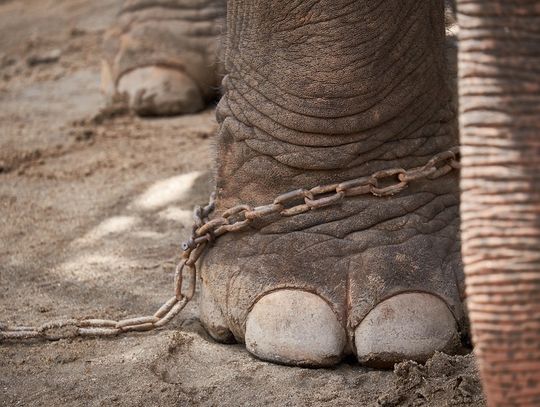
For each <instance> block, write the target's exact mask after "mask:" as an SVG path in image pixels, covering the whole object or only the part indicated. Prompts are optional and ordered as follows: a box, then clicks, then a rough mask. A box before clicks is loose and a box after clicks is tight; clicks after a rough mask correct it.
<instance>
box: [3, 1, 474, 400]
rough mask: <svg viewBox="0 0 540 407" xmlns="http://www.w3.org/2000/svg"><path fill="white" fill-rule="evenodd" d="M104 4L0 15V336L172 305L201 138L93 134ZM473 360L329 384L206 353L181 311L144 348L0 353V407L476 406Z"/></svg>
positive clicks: (204, 186)
mask: <svg viewBox="0 0 540 407" xmlns="http://www.w3.org/2000/svg"><path fill="white" fill-rule="evenodd" d="M118 6H119V4H118V1H117V0H99V1H87V0H62V1H61V0H49V1H46V0H24V1H23V0H19V1H16V0H7V1H6V0H0V106H1V108H0V321H1V322H4V323H25V324H40V323H42V322H44V321H46V320H50V319H55V318H64V317H70V316H73V317H90V316H96V317H109V318H115V319H116V318H119V317H124V316H133V315H146V314H148V313H150V312H153V311H154V310H155V309H156V308H157V307H158V306H159V305H160V304H161V302H162V301H163V300H165V299H167V298H169V296H170V295H171V293H172V274H173V265H174V262H175V261H176V259H177V258H178V254H179V242H180V241H181V240H182V239H183V238H185V237H186V235H187V233H188V230H189V220H190V211H191V208H192V207H193V205H194V204H196V203H203V202H204V201H205V199H206V198H207V196H208V192H209V190H210V179H211V159H210V157H211V145H212V141H211V140H212V137H213V135H214V133H215V129H216V124H215V121H214V113H213V110H212V109H209V110H207V111H205V112H203V113H200V114H197V115H190V116H185V117H179V118H172V119H159V120H157V119H156V120H141V119H138V118H134V117H131V116H129V115H123V116H120V117H114V118H105V120H102V121H101V120H100V116H99V115H97V117H96V114H97V113H98V112H99V110H100V108H101V106H102V99H101V95H100V93H99V49H100V41H101V38H102V34H103V31H104V29H105V28H106V27H107V26H108V25H109V24H110V23H111V21H112V20H113V18H114V14H115V12H116V10H117V9H118ZM483 404H484V402H483V398H482V395H481V390H480V386H479V380H478V377H477V373H476V369H475V365H474V359H473V358H472V357H471V356H456V357H449V356H446V355H443V354H438V355H436V356H435V357H434V358H432V360H430V361H429V362H428V363H427V364H426V365H425V366H422V365H417V364H415V363H413V362H405V363H402V364H400V365H397V366H396V367H395V369H394V371H393V372H392V371H377V370H370V369H366V368H362V367H360V366H358V365H357V364H355V363H354V361H353V360H352V359H351V360H350V361H346V362H344V363H342V364H341V365H339V366H338V367H336V368H333V369H301V368H293V367H285V366H278V365H273V364H269V363H265V362H262V361H259V360H256V359H254V358H253V357H251V356H250V355H249V354H248V353H247V352H246V351H245V350H244V349H243V347H242V346H241V345H220V344H217V343H215V342H213V341H212V340H211V339H210V338H209V337H208V336H207V335H206V334H205V332H204V330H203V329H202V327H201V325H200V323H199V321H198V319H197V304H196V301H194V302H192V303H191V304H190V305H189V306H188V308H187V309H186V310H185V311H184V312H183V313H182V314H181V315H180V317H178V318H177V319H176V320H175V321H173V323H171V324H170V325H169V326H167V327H166V328H164V329H162V330H161V331H158V332H153V333H142V334H130V335H126V336H124V337H118V338H112V339H84V340H82V339H74V340H61V341H57V342H47V343H44V342H30V343H22V344H17V343H1V344H0V405H1V406H51V405H56V406H109V405H118V406H143V405H144V406H177V405H178V406H183V405H203V406H214V405H215V406H217V405H220V406H263V405H279V406H282V405H283V406H304V405H305V406H307V405H328V406H342V405H343V406H345V405H360V406H378V405H381V406H412V405H414V406H423V405H426V406H446V405H467V406H469V405H471V406H481V405H483Z"/></svg>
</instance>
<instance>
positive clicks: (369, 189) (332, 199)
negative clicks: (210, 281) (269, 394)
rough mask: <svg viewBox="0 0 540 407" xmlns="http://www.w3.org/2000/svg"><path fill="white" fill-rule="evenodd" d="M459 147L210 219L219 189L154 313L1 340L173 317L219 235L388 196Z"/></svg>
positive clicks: (147, 326)
mask: <svg viewBox="0 0 540 407" xmlns="http://www.w3.org/2000/svg"><path fill="white" fill-rule="evenodd" d="M459 167H460V165H459V148H458V147H453V148H451V149H450V150H448V151H445V152H442V153H440V154H437V155H435V156H433V157H432V158H431V159H430V160H429V161H428V162H427V163H426V164H425V165H423V166H421V167H415V168H411V169H408V170H405V169H403V168H389V169H386V170H381V171H377V172H375V173H373V174H372V175H370V176H368V177H361V178H355V179H351V180H348V181H344V182H340V183H335V184H329V185H323V186H317V187H315V188H311V189H296V190H294V191H290V192H287V193H285V194H281V195H279V196H278V197H276V198H275V199H274V201H273V202H272V203H270V204H268V205H263V206H257V207H252V206H250V205H246V204H240V205H236V206H234V207H232V208H230V209H227V210H226V211H224V212H223V213H221V215H219V216H216V217H214V218H212V219H211V215H212V213H213V212H214V209H215V195H214V194H212V195H211V196H210V202H209V203H208V204H207V205H206V206H204V207H200V206H199V207H196V208H195V211H194V213H193V218H194V224H193V229H192V233H191V237H190V239H189V240H188V241H186V242H184V243H183V244H182V250H183V253H182V260H181V261H180V263H178V265H177V267H176V271H175V277H174V287H175V288H174V296H172V297H171V298H170V299H169V300H168V301H166V302H165V303H164V304H163V305H162V306H161V307H160V308H159V309H158V310H157V311H156V312H155V313H154V314H153V315H148V316H142V317H136V318H128V319H123V320H118V321H116V320H110V319H95V318H87V319H64V320H58V321H52V322H47V323H45V324H43V325H41V326H39V327H32V326H7V325H3V324H2V323H0V341H1V340H26V339H48V340H58V339H62V338H73V337H104V336H115V335H118V334H121V333H125V332H133V331H149V330H153V329H157V328H160V327H162V326H164V325H166V324H167V323H169V322H170V321H171V320H172V319H173V318H174V317H175V316H176V315H178V314H179V313H180V311H182V309H183V308H184V307H185V306H186V304H187V303H188V302H189V301H190V300H191V298H193V295H194V294H195V286H196V277H197V268H196V263H197V260H198V259H199V258H200V257H201V255H202V254H203V253H204V252H205V251H206V250H207V249H209V248H210V247H211V246H210V245H209V243H212V242H214V240H215V239H217V238H218V237H220V236H223V235H224V234H226V233H229V232H240V231H243V230H246V229H247V228H248V227H249V226H250V225H251V223H252V222H254V221H255V220H256V219H263V218H270V217H272V216H274V217H288V216H294V215H298V214H301V213H305V212H308V211H311V210H316V209H319V208H325V207H327V206H331V205H336V204H338V203H340V202H341V201H342V200H344V199H347V198H349V197H353V196H359V195H368V194H372V195H375V196H379V197H383V196H390V195H395V194H397V193H399V192H401V191H403V190H404V189H405V188H407V186H408V185H409V183H411V182H413V181H417V180H420V179H436V178H439V177H442V176H443V175H446V174H447V173H449V172H450V171H452V170H454V169H457V168H459ZM183 274H187V276H188V278H189V283H190V284H189V288H188V289H187V290H186V292H185V293H184V292H183V288H184V284H183Z"/></svg>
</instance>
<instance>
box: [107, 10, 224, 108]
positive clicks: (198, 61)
mask: <svg viewBox="0 0 540 407" xmlns="http://www.w3.org/2000/svg"><path fill="white" fill-rule="evenodd" d="M225 7H226V4H225V0H126V1H124V4H123V7H122V9H121V11H120V13H119V15H118V17H117V19H116V22H115V24H114V26H113V27H112V28H111V29H110V30H109V31H108V32H107V34H106V37H105V41H104V59H103V62H102V75H101V76H102V79H101V82H102V89H103V91H104V93H105V95H106V97H107V101H108V103H114V102H115V99H116V98H118V95H121V96H124V95H125V96H127V103H128V105H129V107H130V108H131V109H132V110H133V111H135V112H136V113H137V114H139V115H172V114H182V113H193V112H197V111H199V110H202V109H203V108H204V106H205V104H206V103H207V102H208V101H209V100H211V99H212V98H214V97H215V96H216V93H217V89H218V84H219V80H220V73H221V69H220V67H219V65H220V64H219V61H218V53H219V49H218V48H219V35H220V34H221V33H222V31H223V26H224V19H225Z"/></svg>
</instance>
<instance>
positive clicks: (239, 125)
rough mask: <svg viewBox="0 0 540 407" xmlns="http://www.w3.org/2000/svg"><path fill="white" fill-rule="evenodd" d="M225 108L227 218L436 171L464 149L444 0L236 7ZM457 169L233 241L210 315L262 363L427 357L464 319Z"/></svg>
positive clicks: (220, 264) (214, 326) (210, 264)
mask: <svg viewBox="0 0 540 407" xmlns="http://www.w3.org/2000/svg"><path fill="white" fill-rule="evenodd" d="M227 24H228V26H227V38H226V50H225V64H226V71H227V75H226V77H225V78H224V81H223V87H224V91H225V94H224V96H223V98H222V100H221V102H220V104H219V106H218V112H217V117H218V121H219V123H220V130H219V135H218V139H217V153H216V158H217V161H216V164H217V168H216V182H217V193H218V203H217V211H218V213H219V212H223V211H224V210H225V209H227V208H230V207H232V206H234V205H236V204H238V203H247V204H249V205H252V206H257V205H264V204H268V203H272V201H273V200H274V198H275V197H276V196H278V195H279V194H281V193H284V192H288V191H290V190H293V189H296V188H311V187H314V186H317V185H324V184H329V183H333V182H339V181H344V180H347V179H351V178H355V177H361V176H366V175H370V174H372V173H373V172H375V171H377V170H382V169H387V168H392V167H402V168H411V167H416V166H420V165H423V164H425V163H426V162H427V161H428V160H429V159H430V158H431V157H432V156H433V155H434V154H436V153H439V152H441V151H444V150H447V149H448V148H449V147H451V146H453V145H455V144H456V143H457V140H456V138H457V137H456V125H455V119H456V114H455V111H454V108H453V107H452V106H453V104H452V100H451V99H452V97H451V91H450V89H449V86H448V78H447V72H446V63H445V55H444V52H445V47H444V40H445V34H444V2H443V1H442V0H441V1H430V2H418V1H415V0H409V1H403V0H399V1H398V0H386V1H382V2H376V3H374V2H370V1H354V2H349V1H345V0H337V1H336V0H332V1H330V0H328V1H293V2H291V1H272V2H267V1H262V0H261V1H249V2H243V1H234V0H231V1H229V2H228V5H227ZM458 223H459V220H458V187H457V175H456V174H454V173H450V174H448V175H446V176H444V177H442V178H440V179H438V180H437V181H429V180H424V181H418V182H414V183H411V185H410V186H409V188H408V189H406V190H405V191H403V192H401V193H400V194H398V195H396V196H393V197H387V198H379V197H375V196H371V195H370V196H367V195H364V196H359V197H354V198H347V199H346V200H344V201H343V203H342V204H340V205H338V206H331V207H327V208H322V209H319V210H315V211H310V212H307V213H304V214H301V215H297V216H294V217H289V218H280V219H276V220H275V221H273V222H259V223H256V224H254V225H255V226H253V227H252V228H251V229H250V230H248V231H246V232H241V233H236V234H229V235H226V236H224V237H222V238H220V239H219V240H218V241H217V243H216V245H215V247H214V248H213V249H212V250H211V251H210V252H208V254H207V255H206V257H205V258H204V261H203V264H202V269H201V278H202V280H203V289H204V290H205V293H204V296H203V297H204V301H203V302H204V303H203V307H202V308H203V310H204V309H207V310H209V311H208V312H203V314H202V316H201V318H202V320H203V323H205V325H206V326H207V328H208V329H209V331H210V332H211V333H212V334H213V336H214V337H216V338H223V340H229V339H230V337H231V335H232V336H234V337H235V338H236V340H238V341H240V342H245V343H246V347H247V349H248V350H249V351H250V352H252V353H253V354H255V355H256V356H258V357H260V358H263V359H266V360H271V361H275V362H280V363H288V364H298V365H330V364H333V363H336V362H337V361H339V360H340V359H341V358H342V357H343V355H345V354H347V353H351V352H352V353H355V354H356V355H357V357H358V359H359V360H360V361H361V362H363V363H367V364H370V365H379V366H387V365H390V364H392V363H394V362H396V361H399V360H403V359H415V360H425V359H426V358H427V357H429V356H430V355H431V354H432V353H433V352H434V351H436V350H450V349H451V348H452V347H453V346H455V345H456V341H457V336H458V331H459V329H460V327H461V324H462V317H463V315H462V309H461V295H460V286H461V281H462V279H461V267H460V262H459V250H460V245H459V241H458V238H457V230H458Z"/></svg>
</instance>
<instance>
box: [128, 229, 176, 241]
mask: <svg viewBox="0 0 540 407" xmlns="http://www.w3.org/2000/svg"><path fill="white" fill-rule="evenodd" d="M131 235H132V236H134V237H138V238H143V239H163V238H165V237H166V236H167V235H166V234H165V233H159V232H154V231H152V230H138V231H135V232H133V233H131Z"/></svg>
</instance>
